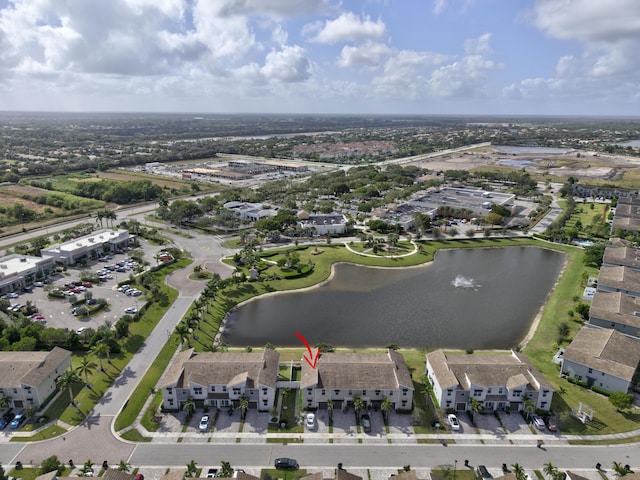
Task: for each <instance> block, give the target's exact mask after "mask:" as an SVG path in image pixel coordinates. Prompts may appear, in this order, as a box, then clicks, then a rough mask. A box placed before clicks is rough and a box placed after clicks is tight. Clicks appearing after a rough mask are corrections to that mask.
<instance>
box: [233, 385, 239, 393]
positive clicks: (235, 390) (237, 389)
mask: <svg viewBox="0 0 640 480" xmlns="http://www.w3.org/2000/svg"><path fill="white" fill-rule="evenodd" d="M233 393H234V395H240V389H239V388H238V387H233Z"/></svg>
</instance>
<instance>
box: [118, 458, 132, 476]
mask: <svg viewBox="0 0 640 480" xmlns="http://www.w3.org/2000/svg"><path fill="white" fill-rule="evenodd" d="M129 470H131V464H130V463H127V462H125V461H124V460H120V463H119V464H118V471H120V472H126V473H129Z"/></svg>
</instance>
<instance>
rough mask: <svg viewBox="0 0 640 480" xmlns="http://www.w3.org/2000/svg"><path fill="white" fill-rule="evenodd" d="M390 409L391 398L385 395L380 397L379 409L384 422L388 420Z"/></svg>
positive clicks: (391, 405) (391, 407)
mask: <svg viewBox="0 0 640 480" xmlns="http://www.w3.org/2000/svg"><path fill="white" fill-rule="evenodd" d="M392 409H393V404H392V403H391V400H389V399H388V398H387V397H382V402H380V411H381V412H382V416H383V417H384V421H385V423H388V422H389V412H391V410H392Z"/></svg>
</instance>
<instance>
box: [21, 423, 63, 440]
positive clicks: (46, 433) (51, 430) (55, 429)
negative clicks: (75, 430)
mask: <svg viewBox="0 0 640 480" xmlns="http://www.w3.org/2000/svg"><path fill="white" fill-rule="evenodd" d="M63 433H66V430H65V429H64V428H62V427H59V426H58V425H51V426H49V427H47V428H44V429H42V430H41V431H39V432H38V433H36V434H34V435H32V436H30V437H18V436H13V437H11V440H10V441H11V442H38V441H40V440H47V439H49V438H53V437H57V436H59V435H62V434H63Z"/></svg>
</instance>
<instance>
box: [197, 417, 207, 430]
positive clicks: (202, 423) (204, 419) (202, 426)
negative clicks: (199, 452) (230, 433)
mask: <svg viewBox="0 0 640 480" xmlns="http://www.w3.org/2000/svg"><path fill="white" fill-rule="evenodd" d="M198 430H200V431H201V432H206V431H207V430H209V415H203V416H202V418H201V419H200V424H199V425H198Z"/></svg>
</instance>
